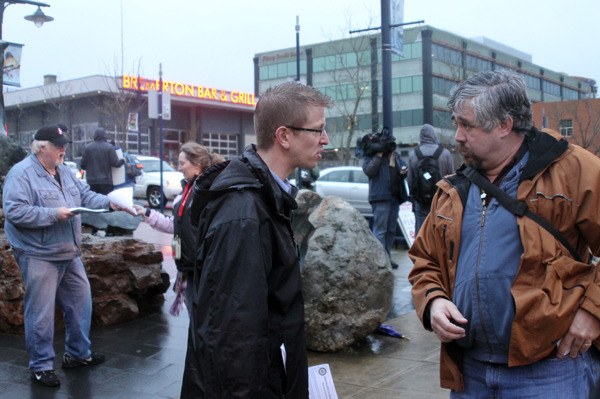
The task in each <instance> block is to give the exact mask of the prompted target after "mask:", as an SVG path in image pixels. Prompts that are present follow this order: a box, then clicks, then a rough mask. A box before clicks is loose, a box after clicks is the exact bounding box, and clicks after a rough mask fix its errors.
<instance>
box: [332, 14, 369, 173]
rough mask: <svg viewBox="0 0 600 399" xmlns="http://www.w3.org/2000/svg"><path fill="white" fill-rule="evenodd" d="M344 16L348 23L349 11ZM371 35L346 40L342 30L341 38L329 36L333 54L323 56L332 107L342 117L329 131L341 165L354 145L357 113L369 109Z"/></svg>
mask: <svg viewBox="0 0 600 399" xmlns="http://www.w3.org/2000/svg"><path fill="white" fill-rule="evenodd" d="M346 20H347V24H348V26H350V20H351V15H350V14H349V13H348V14H347V17H346ZM372 38H373V35H360V36H356V37H353V38H351V39H350V40H348V39H346V38H345V37H344V34H342V39H340V40H330V47H331V48H332V49H333V53H334V54H333V55H332V56H330V57H326V60H325V63H326V65H324V67H325V69H326V70H331V75H330V76H331V81H332V83H333V86H330V87H329V90H328V94H332V95H333V97H334V98H335V99H336V101H335V109H336V111H337V113H338V115H339V116H340V118H341V119H342V120H343V124H336V130H335V131H333V132H331V136H332V137H331V138H332V139H333V141H334V142H335V144H334V145H335V146H336V147H337V148H338V158H339V159H340V162H341V164H342V165H348V164H349V161H350V157H351V152H350V149H351V148H352V147H353V146H354V144H355V142H356V137H355V136H356V133H357V131H359V115H364V114H370V113H371V111H372V108H371V101H370V96H369V94H371V80H372V78H373V77H372V76H371V62H372V59H371V39H372ZM375 62H376V60H375ZM340 125H341V126H340Z"/></svg>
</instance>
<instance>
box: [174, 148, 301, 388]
mask: <svg viewBox="0 0 600 399" xmlns="http://www.w3.org/2000/svg"><path fill="white" fill-rule="evenodd" d="M199 181H201V180H199ZM295 194H296V189H295V188H294V192H293V193H292V195H289V194H287V193H285V192H283V191H282V190H281V188H280V187H279V186H278V184H277V183H276V182H275V180H274V179H273V177H272V175H271V173H270V171H269V169H268V168H267V166H266V165H265V164H264V162H263V161H262V159H261V158H260V157H259V156H258V154H257V153H256V148H255V147H254V146H249V147H247V148H246V150H245V151H244V153H243V154H242V156H241V157H240V158H237V159H234V160H232V161H231V162H230V164H229V165H228V166H227V167H226V168H225V170H224V171H223V172H221V174H220V175H219V176H218V177H217V178H216V179H215V180H214V182H213V184H212V185H211V186H210V189H208V190H207V189H203V188H202V187H199V186H196V190H195V193H194V201H193V212H192V219H193V221H196V222H198V223H199V225H198V231H199V237H200V238H199V242H198V249H197V258H196V268H195V270H194V278H193V303H192V310H191V316H190V337H189V339H188V352H187V356H186V367H185V372H184V376H183V386H182V392H181V398H182V399H186V398H257V399H269V398H302V399H306V398H308V365H307V351H306V338H305V331H304V301H303V298H302V289H301V280H300V269H299V260H298V250H297V247H296V244H295V242H294V237H293V232H292V228H291V214H292V211H293V210H294V209H296V208H297V204H296V201H295V200H294V198H293V195H295ZM282 345H283V346H284V347H285V354H286V355H285V357H286V361H285V365H284V362H283V360H282V359H283V357H282V349H281V347H282Z"/></svg>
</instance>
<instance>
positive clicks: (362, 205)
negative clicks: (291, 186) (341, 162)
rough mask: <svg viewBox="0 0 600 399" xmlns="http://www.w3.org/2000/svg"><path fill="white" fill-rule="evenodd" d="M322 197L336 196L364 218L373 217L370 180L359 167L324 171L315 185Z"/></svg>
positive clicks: (342, 167) (341, 167)
mask: <svg viewBox="0 0 600 399" xmlns="http://www.w3.org/2000/svg"><path fill="white" fill-rule="evenodd" d="M314 186H315V191H316V192H317V194H319V195H320V196H321V197H323V198H325V197H326V196H328V195H335V196H337V197H340V198H342V199H343V200H344V201H346V202H348V203H349V204H350V205H352V206H353V207H355V208H356V209H357V210H358V211H359V212H360V213H361V214H363V215H364V216H367V217H369V216H372V215H373V210H372V209H371V204H369V178H368V177H367V175H365V172H363V170H362V168H361V167H359V166H336V167H333V168H328V169H323V170H322V171H321V173H319V178H318V179H317V180H316V181H315V183H314Z"/></svg>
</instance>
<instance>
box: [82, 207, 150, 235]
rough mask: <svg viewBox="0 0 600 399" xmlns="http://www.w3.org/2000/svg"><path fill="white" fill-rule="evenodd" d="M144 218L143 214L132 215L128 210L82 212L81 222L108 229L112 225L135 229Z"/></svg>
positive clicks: (129, 229)
mask: <svg viewBox="0 0 600 399" xmlns="http://www.w3.org/2000/svg"><path fill="white" fill-rule="evenodd" d="M141 220H142V217H141V216H132V215H130V214H128V213H127V212H123V211H117V212H106V213H82V214H81V223H82V224H84V225H88V226H91V227H95V228H96V229H100V230H106V229H107V228H108V227H109V226H110V227H117V228H120V229H123V230H128V231H134V230H135V229H137V227H138V226H139V224H140V221H141Z"/></svg>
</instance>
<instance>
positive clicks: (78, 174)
mask: <svg viewBox="0 0 600 399" xmlns="http://www.w3.org/2000/svg"><path fill="white" fill-rule="evenodd" d="M64 164H65V165H67V166H68V167H69V169H71V172H72V173H73V176H75V177H76V178H78V179H79V180H84V172H83V170H81V169H79V168H78V167H77V163H75V162H73V161H65V162H64Z"/></svg>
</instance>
